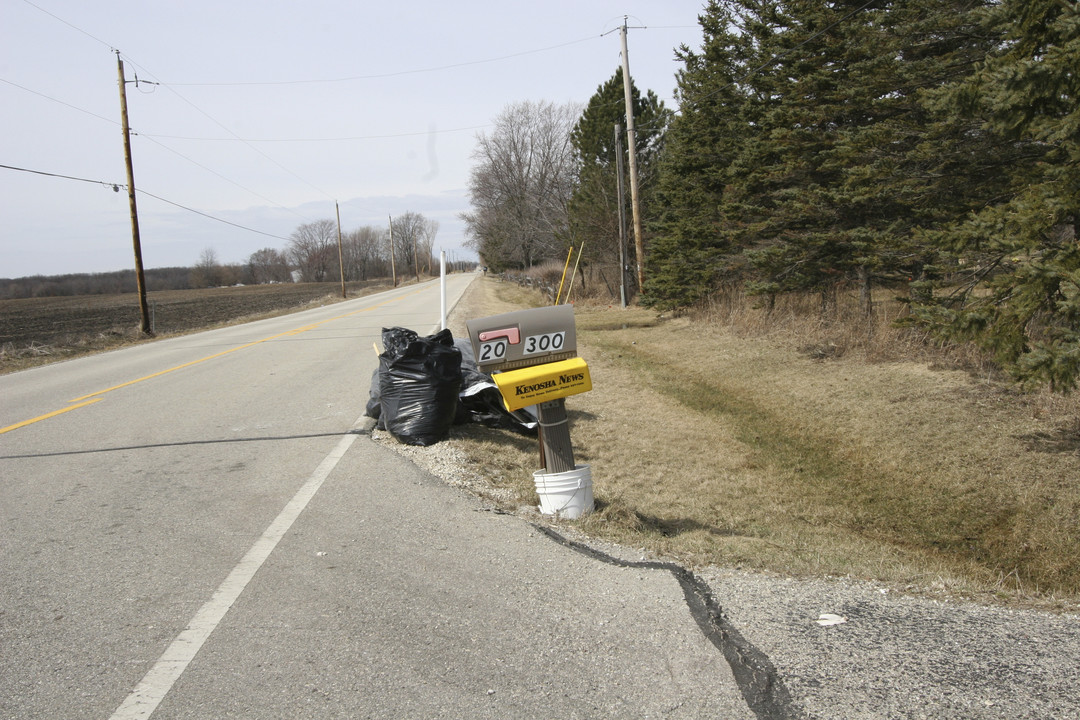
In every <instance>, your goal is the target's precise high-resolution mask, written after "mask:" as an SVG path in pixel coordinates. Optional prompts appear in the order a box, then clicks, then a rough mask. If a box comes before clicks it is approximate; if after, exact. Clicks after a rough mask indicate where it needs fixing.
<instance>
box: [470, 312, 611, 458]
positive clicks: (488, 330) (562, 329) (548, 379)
mask: <svg viewBox="0 0 1080 720" xmlns="http://www.w3.org/2000/svg"><path fill="white" fill-rule="evenodd" d="M466 326H467V327H468V330H469V339H470V340H471V341H472V347H473V353H474V354H475V356H476V364H477V366H478V367H479V368H480V369H481V370H483V371H485V372H489V373H495V374H494V375H493V376H492V378H493V379H494V381H495V384H496V385H497V386H498V387H499V391H500V392H501V393H502V396H503V401H504V402H505V403H506V407H507V408H508V409H510V410H517V409H519V408H522V407H525V406H527V405H535V406H536V410H537V419H538V420H539V423H540V452H541V460H542V464H543V466H544V468H546V469H547V471H548V472H549V473H561V472H566V471H570V470H574V468H575V464H574V450H573V446H572V445H571V444H570V425H569V423H568V422H567V417H566V403H565V400H564V398H566V397H567V396H569V395H574V394H576V393H581V392H587V391H588V390H591V389H592V380H591V378H590V376H589V368H588V366H587V365H586V364H585V361H584V360H582V359H580V358H578V357H577V333H576V330H575V327H574V308H573V306H570V305H555V306H552V307H543V308H533V309H530V310H518V311H515V312H510V313H504V314H502V315H493V316H491V317H486V318H479V319H475V320H468V321H467V322H466Z"/></svg>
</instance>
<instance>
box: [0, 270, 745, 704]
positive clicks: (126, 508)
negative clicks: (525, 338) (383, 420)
mask: <svg viewBox="0 0 1080 720" xmlns="http://www.w3.org/2000/svg"><path fill="white" fill-rule="evenodd" d="M470 279H471V278H470V277H467V276H451V277H450V279H449V282H448V295H449V302H450V305H451V306H452V304H453V303H454V301H455V299H456V298H457V297H459V296H460V293H461V292H463V290H464V288H465V287H466V285H467V283H468V282H469V280H470ZM438 310H439V299H438V283H437V282H435V283H428V284H427V285H425V286H422V287H420V288H416V287H409V288H404V289H398V290H396V291H393V292H389V293H385V294H382V295H378V296H373V297H369V298H363V299H358V300H353V301H349V302H346V303H340V304H334V305H331V306H327V307H325V308H322V309H318V310H312V311H308V312H304V313H301V314H297V315H291V316H288V317H283V318H278V319H273V320H266V321H261V322H257V323H252V324H249V325H244V326H240V327H235V328H227V329H221V330H215V331H212V332H207V333H201V334H198V335H191V336H186V337H180V338H174V339H168V340H163V341H159V342H155V343H150V344H146V345H142V346H139V347H133V348H129V349H125V350H119V351H116V352H111V353H107V354H102V355H98V356H94V357H89V358H85V359H80V360H74V361H69V362H64V363H60V364H57V365H52V366H48V367H42V368H38V369H34V370H29V371H25V372H20V373H15V374H12V375H8V376H4V377H0V399H2V400H0V430H3V432H2V433H0V478H2V481H0V519H2V526H0V658H2V661H0V662H2V664H0V717H4V718H20V719H22V718H50V719H56V718H65V719H71V718H97V719H103V720H104V719H107V718H116V719H117V720H119V719H120V718H137V717H151V716H152V717H154V718H155V719H156V720H161V719H163V718H226V717H235V718H301V717H308V718H328V717H342V718H346V717H347V718H365V717H372V718H440V717H445V718H463V717H469V718H507V717H523V718H528V717H536V718H541V717H543V718H553V717H559V718H593V717H686V718H691V717H693V718H697V717H724V718H752V717H755V715H754V713H753V712H752V711H751V710H750V709H749V708H748V705H747V703H746V700H745V699H744V697H743V694H742V692H741V690H740V688H739V685H738V684H737V683H736V682H735V679H734V677H733V674H732V671H731V669H730V666H729V665H728V663H727V661H726V659H725V657H724V656H723V654H722V653H720V652H718V650H717V648H716V646H715V645H714V644H713V643H712V642H711V641H710V639H709V638H708V637H707V636H706V635H705V634H703V633H702V631H701V628H700V627H699V625H698V622H697V620H695V618H694V616H693V615H692V614H691V613H690V612H688V609H687V604H686V598H685V594H684V589H683V587H682V585H680V583H679V582H678V580H677V579H676V578H675V577H674V576H673V575H672V574H671V573H668V572H665V571H648V570H642V569H640V568H631V567H619V566H617V565H613V564H610V563H605V562H599V561H596V560H591V559H588V558H586V557H584V556H582V555H581V554H580V553H578V552H576V551H575V550H574V549H572V548H570V547H567V546H565V545H563V544H560V543H558V542H553V541H552V540H551V539H550V538H549V537H547V536H546V535H544V534H543V533H542V532H540V531H539V530H538V529H537V528H535V527H533V526H532V525H530V524H529V523H526V522H523V521H522V520H521V519H519V518H515V517H512V516H507V515H501V514H497V513H493V512H491V511H489V510H487V509H485V508H484V507H483V506H482V505H481V504H480V503H479V502H477V501H476V500H475V499H473V498H471V497H470V496H468V495H466V494H464V493H462V492H461V491H460V490H456V489H454V488H451V487H449V486H447V485H446V484H445V483H442V482H440V481H439V480H437V479H436V478H434V477H433V476H431V475H429V474H427V473H425V472H423V471H422V470H420V469H418V468H417V467H416V466H415V465H413V464H412V463H411V462H409V461H408V460H407V459H404V458H403V457H402V456H400V455H399V454H397V453H395V452H392V451H390V450H388V449H387V448H386V447H384V446H380V445H379V444H378V443H376V442H374V441H373V440H372V439H371V438H370V437H368V436H365V435H363V434H360V433H357V432H356V429H357V428H358V426H360V425H361V415H362V413H363V411H364V406H365V403H366V401H367V397H368V388H369V384H370V379H371V374H372V371H373V370H374V368H375V367H376V364H377V359H376V355H375V352H374V349H373V347H372V344H373V342H374V341H376V340H377V339H378V337H379V333H380V329H381V328H382V327H385V326H391V325H400V326H404V327H409V328H412V329H414V330H416V331H417V332H420V333H421V334H427V333H430V332H432V331H433V329H434V328H435V326H436V324H437V323H438Z"/></svg>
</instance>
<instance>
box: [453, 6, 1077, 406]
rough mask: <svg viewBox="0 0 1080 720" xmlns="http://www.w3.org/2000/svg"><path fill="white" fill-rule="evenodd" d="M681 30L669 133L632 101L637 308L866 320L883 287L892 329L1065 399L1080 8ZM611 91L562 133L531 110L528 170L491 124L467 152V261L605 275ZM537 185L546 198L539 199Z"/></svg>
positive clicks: (1073, 327) (523, 147)
mask: <svg viewBox="0 0 1080 720" xmlns="http://www.w3.org/2000/svg"><path fill="white" fill-rule="evenodd" d="M699 24H700V26H701V30H702V41H701V45H700V47H698V48H690V47H687V46H683V47H680V48H678V49H677V50H676V59H677V61H678V62H679V63H680V67H679V70H678V72H677V74H676V78H675V80H676V98H677V100H678V104H679V110H678V112H674V113H673V112H669V111H667V110H666V109H665V108H663V107H662V106H661V105H660V104H659V103H656V102H655V100H654V98H653V96H652V94H651V93H649V94H647V95H645V96H644V97H641V96H638V95H637V94H636V89H635V116H637V113H638V112H639V111H640V112H641V113H642V117H647V116H648V114H649V113H650V112H651V113H652V117H650V119H649V120H648V121H646V122H642V123H639V124H640V125H642V126H643V127H644V128H645V129H646V130H645V132H643V133H639V137H638V145H639V147H638V151H639V157H640V154H644V156H645V161H644V162H643V163H642V167H643V171H642V178H641V182H642V188H643V192H642V207H643V215H644V217H645V227H646V231H647V243H646V251H645V253H644V254H645V257H644V258H641V259H640V260H641V261H642V262H643V264H644V278H645V280H644V285H643V286H642V287H641V288H637V290H638V291H639V292H640V296H639V299H640V301H641V302H643V303H645V304H648V305H650V306H653V307H657V308H662V309H672V308H687V307H692V306H694V305H696V304H699V303H703V302H707V301H710V300H715V299H716V298H717V297H718V296H724V295H726V294H731V293H751V294H754V295H757V296H760V298H761V300H762V303H763V304H764V305H765V307H769V306H771V303H772V302H774V301H775V299H776V298H777V297H778V296H780V295H782V294H786V293H801V294H813V295H814V296H816V297H817V298H819V301H820V311H821V313H822V314H823V315H825V316H828V315H829V314H830V313H832V312H833V311H834V309H835V306H836V298H837V294H838V293H840V292H847V291H850V292H852V293H855V294H857V296H858V297H859V299H860V302H861V303H862V307H863V308H864V311H865V312H867V313H869V312H870V310H871V308H872V303H873V301H874V297H875V295H874V292H875V290H879V291H880V290H881V289H883V288H884V289H887V291H888V292H890V293H892V294H894V295H899V296H902V297H903V298H904V299H905V301H906V302H908V303H909V304H910V308H911V313H910V318H909V319H908V321H909V322H912V323H916V324H919V325H921V326H922V327H925V328H927V329H929V330H931V331H933V332H934V333H937V334H939V335H940V336H941V337H944V338H950V339H953V340H960V341H973V342H976V343H979V344H980V345H982V346H984V347H986V348H987V349H989V350H990V351H992V352H993V354H994V356H995V358H996V360H997V361H998V363H999V364H1000V365H1001V366H1002V367H1003V368H1006V369H1008V370H1009V371H1011V372H1012V373H1013V374H1014V375H1015V376H1016V377H1017V378H1019V379H1021V380H1024V381H1030V382H1033V383H1046V384H1049V385H1051V386H1053V387H1055V388H1057V389H1060V390H1067V389H1070V388H1072V387H1073V386H1074V385H1075V383H1076V380H1077V377H1078V376H1080V245H1078V236H1077V225H1078V223H1080V104H1078V95H1080V73H1078V72H1077V68H1080V4H1078V3H1076V2H1065V1H1063V0H905V1H903V2H900V1H898V0H870V1H869V2H868V1H867V0H711V1H710V2H709V3H708V4H707V5H706V6H705V7H704V9H703V10H702V13H701V15H700V16H699ZM616 78H617V80H618V81H617V82H616ZM616 78H613V79H612V80H611V81H609V82H608V83H606V84H605V85H603V86H601V87H600V89H599V90H598V91H597V94H596V95H595V96H594V97H593V98H592V100H590V102H589V104H588V106H587V107H586V108H585V110H584V112H581V111H580V110H579V111H578V113H579V114H577V115H576V116H575V120H573V121H571V120H567V119H565V114H563V115H559V114H557V113H553V112H544V108H545V106H543V105H542V104H541V105H534V106H533V107H532V111H533V115H534V116H535V117H536V118H537V120H535V122H536V123H537V124H541V125H543V124H545V123H547V124H552V125H553V126H557V128H558V129H559V131H560V133H561V135H560V136H559V137H560V140H559V144H558V147H560V148H564V149H563V151H562V153H561V154H560V155H558V156H556V157H547V156H543V155H539V154H536V153H532V152H530V142H531V138H533V137H537V136H536V135H535V134H529V135H525V136H524V138H522V137H517V138H516V139H515V140H514V141H509V140H505V139H504V138H503V132H504V131H513V130H514V128H515V127H518V126H519V125H520V122H516V124H515V123H512V122H510V121H511V119H512V118H511V116H510V111H507V117H502V118H500V119H499V121H498V122H497V123H496V130H495V131H493V133H492V134H491V135H490V136H484V137H481V139H480V142H479V144H478V149H477V153H476V157H475V159H476V161H477V165H476V167H475V168H474V170H473V175H472V184H471V186H470V191H471V194H472V199H473V208H474V209H473V211H472V212H471V213H469V215H468V216H467V217H466V218H465V219H466V223H467V227H468V229H469V231H470V238H471V241H472V242H473V243H474V247H475V248H476V249H477V251H478V252H479V253H480V255H481V257H482V259H483V261H484V262H486V263H488V264H489V265H492V266H494V267H496V268H498V267H514V266H519V267H520V266H523V265H525V264H526V263H530V262H531V263H535V262H537V261H543V260H559V259H561V257H560V256H563V255H565V252H566V247H567V246H568V245H570V244H574V245H576V246H579V247H580V246H581V245H582V243H584V245H585V248H586V251H585V253H584V256H585V258H586V261H592V262H596V263H603V262H610V252H611V248H612V247H613V243H612V242H611V241H610V238H611V236H612V234H611V228H612V227H614V226H615V224H616V222H617V220H618V215H619V212H620V210H621V209H620V208H618V207H615V206H614V205H611V204H610V196H611V195H612V194H613V190H612V187H613V186H614V185H615V184H616V183H615V182H612V178H614V177H615V176H616V174H617V172H618V171H617V170H616V169H614V168H613V167H612V166H613V164H614V163H613V159H615V158H614V154H613V153H608V151H607V148H606V147H605V144H606V145H610V144H611V142H612V139H613V137H614V136H613V134H612V129H611V128H612V127H613V126H614V124H615V123H618V122H620V121H621V122H622V123H623V126H624V127H625V118H624V117H623V112H622V110H621V108H620V104H619V103H617V102H615V98H614V94H615V93H614V92H613V91H612V87H611V86H614V85H621V77H618V75H617V76H616ZM639 103H640V104H639ZM639 108H640V110H639ZM540 118H545V119H544V122H543V123H542V122H540ZM554 129H555V128H554V127H553V131H554ZM518 134H519V135H520V133H518ZM642 135H646V137H644V138H643V137H641V136H642ZM492 145H496V146H498V147H500V148H501V149H502V154H501V155H493V154H492V153H491V151H490V147H491V146H492ZM642 145H644V147H642ZM556 162H563V163H564V164H563V165H559V166H558V167H560V168H561V174H560V173H552V172H551V169H550V168H551V167H554V166H556V165H555V163H556ZM507 167H510V168H516V169H517V170H518V176H519V177H514V176H513V175H512V174H509V173H507V172H506V171H505V169H506V168H507ZM508 176H509V177H508ZM552 176H555V177H559V178H560V181H559V183H560V184H559V185H558V187H559V188H560V190H559V192H558V193H556V194H555V195H554V196H546V197H545V198H544V199H543V200H541V199H539V197H537V196H536V194H537V193H539V192H541V190H542V189H543V185H542V184H541V178H550V177H552ZM526 178H532V180H531V182H532V185H531V186H528V185H524V186H525V187H531V188H532V190H531V192H532V193H533V196H530V195H529V194H528V193H522V192H521V191H520V190H519V189H517V188H518V187H521V186H523V185H522V183H521V182H520V180H521V179H526ZM508 180H511V181H514V182H518V185H517V186H515V185H514V184H513V182H509V181H508ZM523 228H525V229H523ZM526 229H527V231H526ZM525 248H540V249H541V252H539V253H537V252H536V251H534V250H531V249H530V250H528V251H526V249H525ZM628 251H629V256H630V258H631V259H630V261H629V262H637V261H638V260H639V259H638V258H633V248H632V247H629V248H628Z"/></svg>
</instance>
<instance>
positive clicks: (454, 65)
mask: <svg viewBox="0 0 1080 720" xmlns="http://www.w3.org/2000/svg"><path fill="white" fill-rule="evenodd" d="M599 37H602V36H599V35H590V36H589V37H584V38H579V39H577V40H570V41H569V42H564V43H559V44H558V45H550V46H548V47H543V48H537V49H535V50H523V51H521V52H516V53H511V54H509V55H500V56H499V57H494V58H488V59H486V60H470V61H466V62H459V63H451V64H449V65H438V66H434V67H428V68H416V69H413V70H397V71H395V72H388V73H375V74H371V75H350V76H348V77H340V78H321V79H309V80H266V81H249V82H206V83H195V82H187V83H178V82H162V85H165V86H170V85H171V86H175V87H244V86H268V85H317V84H328V83H345V82H354V81H357V80H379V79H383V78H392V77H400V76H402V75H420V74H423V73H432V72H441V71H443V70H454V69H456V68H462V67H470V66H473V65H486V64H489V63H496V62H502V61H503V60H512V59H514V58H518V57H523V56H525V55H535V54H537V53H544V52H550V51H551V50H559V49H561V48H565V47H570V46H571V45H579V44H581V43H584V42H589V41H590V40H596V39H598V38H599Z"/></svg>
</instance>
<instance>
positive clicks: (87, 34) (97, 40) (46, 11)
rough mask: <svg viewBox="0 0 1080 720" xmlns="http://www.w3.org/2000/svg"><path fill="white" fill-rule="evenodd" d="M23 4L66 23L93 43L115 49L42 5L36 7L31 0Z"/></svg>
mask: <svg viewBox="0 0 1080 720" xmlns="http://www.w3.org/2000/svg"><path fill="white" fill-rule="evenodd" d="M23 2H24V3H26V4H27V5H29V6H30V7H32V8H35V9H36V10H40V11H41V12H43V13H45V14H46V15H48V16H49V17H51V18H52V19H53V20H58V21H59V22H62V23H64V24H65V25H67V26H68V27H69V28H71V29H72V30H75V31H76V32H80V33H82V34H83V35H85V36H86V37H88V38H90V39H91V40H93V41H95V42H99V43H101V44H102V45H104V46H105V47H107V48H109V50H112V49H113V46H112V45H110V44H109V43H107V42H105V41H104V40H102V39H101V38H99V37H95V36H94V35H91V34H90V33H88V32H86V31H85V30H83V29H82V28H81V27H78V26H76V25H72V24H71V23H69V22H68V21H67V20H65V19H64V18H62V17H60V16H59V15H54V14H53V13H51V12H49V11H48V10H46V9H45V8H43V7H41V6H40V5H35V4H34V3H32V2H30V0H23Z"/></svg>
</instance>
